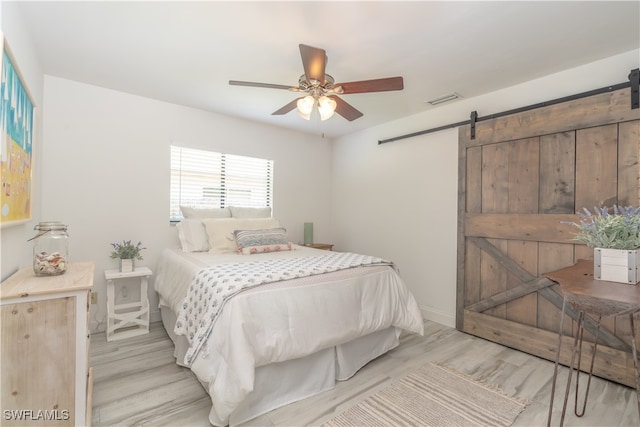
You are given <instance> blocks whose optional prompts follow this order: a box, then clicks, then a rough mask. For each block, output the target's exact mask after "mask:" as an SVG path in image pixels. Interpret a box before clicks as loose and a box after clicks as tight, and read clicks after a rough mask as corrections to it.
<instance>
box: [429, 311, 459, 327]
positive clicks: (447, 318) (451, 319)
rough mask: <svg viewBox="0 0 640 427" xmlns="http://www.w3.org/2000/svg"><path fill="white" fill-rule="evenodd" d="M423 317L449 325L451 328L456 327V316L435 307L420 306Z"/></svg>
mask: <svg viewBox="0 0 640 427" xmlns="http://www.w3.org/2000/svg"><path fill="white" fill-rule="evenodd" d="M420 312H421V313H422V318H423V319H425V320H431V321H432V322H437V323H440V324H441V325H445V326H449V327H450V328H455V327H456V316H455V314H454V315H451V314H450V313H445V312H443V311H439V310H435V309H434V308H433V307H420Z"/></svg>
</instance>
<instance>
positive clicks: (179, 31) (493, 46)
mask: <svg viewBox="0 0 640 427" xmlns="http://www.w3.org/2000/svg"><path fill="white" fill-rule="evenodd" d="M2 1H5V0H2ZM19 8H20V11H21V13H22V15H23V20H24V22H25V25H26V26H27V30H28V32H29V33H30V35H31V37H32V39H33V43H34V45H35V46H36V48H37V50H38V54H39V57H40V59H41V60H42V64H43V67H44V72H45V73H46V74H49V75H53V76H58V77H63V78H67V79H71V80H76V81H79V82H85V83H89V84H93V85H97V86H102V87H106V88H111V89H115V90H118V91H123V92H128V93H132V94H136V95H141V96H145V97H149V98H155V99H158V100H163V101H167V102H171V103H175V104H181V105H186V106H191V107H195V108H199V109H203V110H208V111H213V112H217V113H222V114H228V115H232V116H238V117H242V118H245V119H249V120H254V121H258V122H263V123H269V124H272V125H276V126H282V127H287V128H291V129H296V130H299V131H302V132H307V133H313V134H325V136H327V137H336V136H340V135H344V134H348V133H351V132H354V131H357V130H361V129H363V128H367V127H370V126H374V125H377V124H380V123H383V122H386V121H390V120H394V119H398V118H401V117H404V116H408V115H412V114H416V113H420V112H422V111H425V110H428V109H430V108H437V107H432V106H430V105H429V104H427V103H426V102H425V101H428V100H430V99H433V98H436V97H439V96H441V95H444V94H448V93H450V92H457V93H459V94H461V95H462V96H464V97H466V98H469V97H473V96H477V95H480V94H483V93H487V92H491V91H494V90H497V89H500V88H504V87H508V86H512V85H515V84H518V83H521V82H525V81H528V80H532V79H535V78H538V77H541V76H544V75H547V74H551V73H554V72H558V71H561V70H564V69H568V68H572V67H575V66H578V65H581V64H585V63H588V62H592V61H595V60H598V59H601V58H605V57H608V56H612V55H615V54H618V53H622V52H626V51H630V50H633V49H637V48H639V47H640V2H639V1H623V2H613V1H602V2H595V1H585V2H580V1H569V2H548V1H544V2H541V1H536V2H522V1H511V2H504V1H502V2H481V1H476V2H459V1H439V2H437V1H423V2H418V1H412V2H393V1H389V2H362V1H359V2H338V1H324V2H309V1H303V2H292V1H286V2H265V1H259V2H243V1H240V2H239V1H235V2H220V1H199V2H184V1H174V2H166V1H165V2H150V1H143V2H127V1H120V2H114V1H107V2H95V1H91V2H83V1H80V2H78V1H76V2H57V1H46V2H31V1H29V2H20V4H19ZM8 42H9V43H11V41H10V40H8ZM300 43H304V44H308V45H311V46H315V47H320V48H323V49H325V50H326V52H327V56H328V58H329V61H328V64H327V73H329V74H331V75H332V76H333V77H334V78H335V79H336V81H342V82H348V81H356V80H368V79H374V78H382V77H392V76H398V75H399V76H403V77H404V86H405V88H404V90H403V91H399V92H380V93H370V94H352V95H344V96H343V99H344V100H345V101H347V102H349V103H350V104H351V105H353V106H354V107H356V108H357V109H359V110H360V111H362V112H363V113H364V116H363V117H362V118H360V119H357V120H355V121H353V122H348V121H347V120H345V119H344V118H342V117H341V116H338V115H335V116H334V117H332V118H331V119H329V120H327V121H324V122H321V121H320V120H319V119H318V118H312V120H311V121H305V120H303V119H302V118H300V117H299V116H298V115H297V114H296V113H295V111H292V112H290V113H288V114H287V115H284V116H272V115H271V113H272V112H273V111H275V110H277V109H279V108H280V107H282V106H283V105H285V104H287V103H288V102H289V101H291V100H293V99H295V98H296V97H297V94H295V93H293V92H289V91H286V90H278V89H265V88H253V87H239V86H229V84H228V81H229V80H246V81H254V82H263V83H276V84H283V85H292V86H295V85H297V81H298V77H299V76H300V75H301V74H303V69H302V63H301V60H300V53H299V50H298V44H300ZM622 73H623V74H621V76H620V77H621V78H620V81H617V82H611V84H614V83H620V82H622V81H624V80H625V79H626V74H624V73H625V71H623V72H622Z"/></svg>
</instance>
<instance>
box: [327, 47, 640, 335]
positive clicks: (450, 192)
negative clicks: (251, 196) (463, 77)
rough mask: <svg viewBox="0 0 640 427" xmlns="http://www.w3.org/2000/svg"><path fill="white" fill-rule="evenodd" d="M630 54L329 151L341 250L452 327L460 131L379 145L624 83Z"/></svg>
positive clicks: (635, 60) (463, 103)
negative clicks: (361, 257)
mask: <svg viewBox="0 0 640 427" xmlns="http://www.w3.org/2000/svg"><path fill="white" fill-rule="evenodd" d="M639 58H640V51H638V50H635V51H632V52H627V53H625V54H622V55H617V56H614V57H611V58H608V59H605V60H602V61H598V62H594V63H592V64H588V65H585V66H582V67H578V68H575V69H571V70H567V71H564V72H561V73H557V74H554V75H550V76H546V77H544V78H541V79H537V80H533V81H530V82H528V83H525V84H521V85H518V86H514V87H510V88H506V89H503V90H500V91H497V92H494V93H490V94H487V95H484V96H480V97H476V98H472V99H462V100H460V101H458V102H456V103H452V104H448V105H442V106H441V107H438V108H433V109H432V110H430V111H427V112H425V113H422V114H418V115H415V116H412V117H408V118H405V119H402V120H397V121H394V122H390V123H387V124H384V125H381V126H378V127H375V128H371V129H367V130H365V131H363V132H359V133H356V134H352V135H349V136H346V137H343V138H340V139H337V140H336V141H334V151H333V157H334V159H333V189H332V197H333V226H334V230H333V231H334V241H335V243H336V246H338V247H339V248H340V249H341V250H346V251H354V252H364V253H370V254H375V255H379V256H382V257H385V258H387V259H390V260H393V261H394V262H395V263H396V264H397V265H398V267H399V268H400V272H401V274H402V276H403V278H404V279H405V281H406V283H407V285H408V286H409V287H410V289H411V290H412V291H413V292H414V294H415V295H416V298H417V300H418V303H419V305H420V307H421V309H422V312H423V315H424V317H425V318H427V319H430V320H434V321H437V322H440V323H443V324H445V325H449V326H455V305H456V262H457V259H456V234H457V209H458V208H457V197H458V194H457V188H458V184H457V180H458V132H457V129H452V130H445V131H441V132H438V133H432V134H426V135H422V136H419V137H414V138H411V139H405V140H399V141H396V142H390V143H386V144H383V145H378V144H377V141H378V140H381V139H386V138H392V137H395V136H400V135H405V134H409V133H413V132H417V131H421V130H425V129H430V128H434V127H438V126H443V125H448V124H450V123H455V122H460V121H464V120H468V119H469V115H470V113H471V111H474V110H475V111H478V114H479V116H480V117H482V116H487V115H490V114H494V113H499V112H502V111H506V110H509V109H513V108H517V107H523V106H527V105H531V104H536V103H539V102H543V101H548V100H551V99H556V98H561V97H564V96H568V95H573V94H577V93H581V92H585V91H588V90H592V89H597V88H601V87H607V86H609V85H613V84H616V83H623V82H627V81H628V74H629V72H630V71H631V70H632V69H635V68H638V67H639V66H640V59H639Z"/></svg>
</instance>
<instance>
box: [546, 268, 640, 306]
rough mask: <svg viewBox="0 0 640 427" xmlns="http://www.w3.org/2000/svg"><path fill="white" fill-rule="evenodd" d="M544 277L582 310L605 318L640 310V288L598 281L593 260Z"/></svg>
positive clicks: (639, 286)
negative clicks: (554, 283)
mask: <svg viewBox="0 0 640 427" xmlns="http://www.w3.org/2000/svg"><path fill="white" fill-rule="evenodd" d="M544 276H545V277H547V278H548V279H549V280H552V281H554V282H556V283H558V284H559V285H560V289H561V290H562V292H563V293H564V296H565V298H566V299H567V300H568V301H569V302H570V303H572V304H574V305H578V306H580V307H578V308H585V309H587V311H590V312H595V313H596V314H602V315H603V316H615V315H618V314H623V313H626V312H629V311H634V310H640V285H630V284H626V283H617V282H608V281H605V280H596V279H595V278H594V277H593V260H586V259H580V260H578V262H577V263H576V264H575V265H573V266H571V267H566V268H563V269H560V270H557V271H552V272H550V273H545V274H544Z"/></svg>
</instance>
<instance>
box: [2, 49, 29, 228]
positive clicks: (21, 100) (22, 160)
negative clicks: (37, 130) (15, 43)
mask: <svg viewBox="0 0 640 427" xmlns="http://www.w3.org/2000/svg"><path fill="white" fill-rule="evenodd" d="M0 75H1V80H0V102H1V104H0V130H1V134H0V137H1V138H2V141H0V146H1V150H2V188H1V193H0V218H1V224H2V226H3V227H4V226H6V225H10V224H19V223H22V222H25V221H28V220H30V219H31V204H32V190H33V185H32V176H33V175H32V169H33V135H34V131H33V127H34V113H35V107H34V104H33V99H32V97H31V95H30V94H29V90H28V89H27V87H26V85H25V83H24V79H23V78H22V76H21V74H20V71H19V69H18V67H17V64H16V62H15V60H14V58H13V55H12V54H11V51H10V50H9V48H8V46H7V43H6V41H5V40H4V38H2V68H0Z"/></svg>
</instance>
